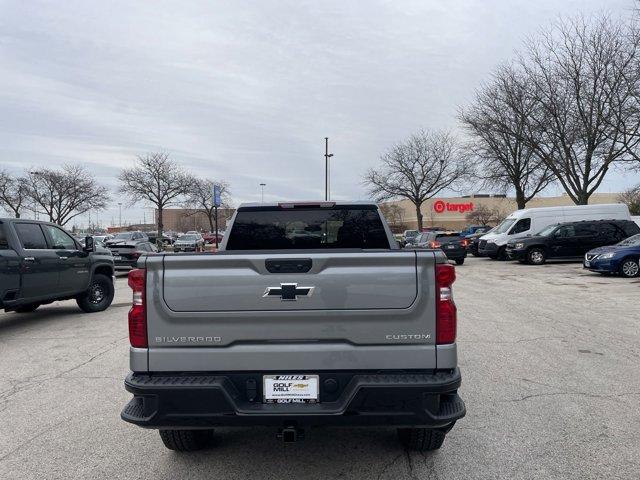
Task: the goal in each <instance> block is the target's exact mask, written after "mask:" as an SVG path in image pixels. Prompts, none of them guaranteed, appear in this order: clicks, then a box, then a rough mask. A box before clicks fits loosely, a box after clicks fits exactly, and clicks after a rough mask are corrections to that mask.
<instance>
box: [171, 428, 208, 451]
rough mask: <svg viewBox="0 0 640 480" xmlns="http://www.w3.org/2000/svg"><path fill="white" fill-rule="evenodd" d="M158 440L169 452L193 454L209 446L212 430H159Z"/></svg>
mask: <svg viewBox="0 0 640 480" xmlns="http://www.w3.org/2000/svg"><path fill="white" fill-rule="evenodd" d="M160 438H161V439H162V443H164V446H165V447H167V448H168V449H169V450H175V451H176V452H193V451H195V450H202V449H203V448H205V447H207V446H209V445H210V444H211V439H212V438H213V430H160Z"/></svg>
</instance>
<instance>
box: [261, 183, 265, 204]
mask: <svg viewBox="0 0 640 480" xmlns="http://www.w3.org/2000/svg"><path fill="white" fill-rule="evenodd" d="M266 186H267V184H266V183H261V184H260V188H261V189H262V201H261V202H260V203H264V187H266Z"/></svg>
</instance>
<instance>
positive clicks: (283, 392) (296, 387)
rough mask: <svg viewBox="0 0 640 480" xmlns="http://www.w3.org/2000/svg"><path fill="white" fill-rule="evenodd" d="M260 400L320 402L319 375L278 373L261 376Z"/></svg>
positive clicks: (281, 402) (266, 401)
mask: <svg viewBox="0 0 640 480" xmlns="http://www.w3.org/2000/svg"><path fill="white" fill-rule="evenodd" d="M262 402H263V403H271V404H287V403H295V404H315V403H319V402H320V376H319V375H307V374H287V375H285V374H280V375H263V376H262Z"/></svg>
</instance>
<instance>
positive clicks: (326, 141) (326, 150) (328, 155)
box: [324, 137, 333, 200]
mask: <svg viewBox="0 0 640 480" xmlns="http://www.w3.org/2000/svg"><path fill="white" fill-rule="evenodd" d="M331 157H333V153H329V137H324V199H325V200H329V159H330V158H331Z"/></svg>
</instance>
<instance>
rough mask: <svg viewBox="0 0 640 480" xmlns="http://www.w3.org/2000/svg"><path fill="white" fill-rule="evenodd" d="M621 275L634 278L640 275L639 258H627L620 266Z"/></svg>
mask: <svg viewBox="0 0 640 480" xmlns="http://www.w3.org/2000/svg"><path fill="white" fill-rule="evenodd" d="M620 275H622V276H623V277H626V278H633V277H637V276H638V275H640V265H639V264H638V259H637V258H625V259H624V260H622V263H621V264H620Z"/></svg>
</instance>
